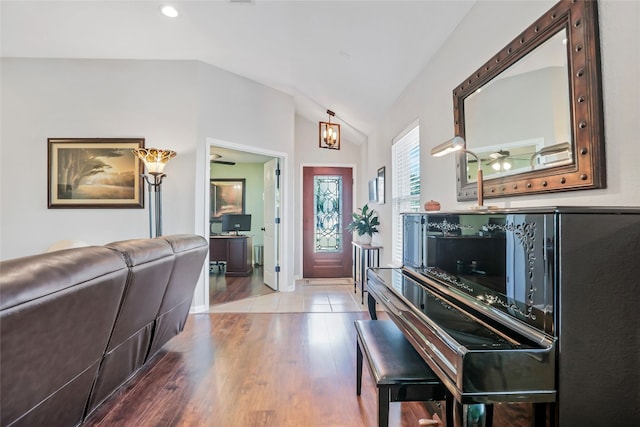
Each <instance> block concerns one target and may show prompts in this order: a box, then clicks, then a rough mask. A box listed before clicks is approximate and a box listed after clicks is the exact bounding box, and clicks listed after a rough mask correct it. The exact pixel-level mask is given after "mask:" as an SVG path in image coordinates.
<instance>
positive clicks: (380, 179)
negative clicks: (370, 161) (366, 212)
mask: <svg viewBox="0 0 640 427" xmlns="http://www.w3.org/2000/svg"><path fill="white" fill-rule="evenodd" d="M384 175H385V167H384V166H382V167H381V168H379V169H378V204H380V205H384Z"/></svg>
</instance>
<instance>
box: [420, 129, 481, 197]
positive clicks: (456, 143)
mask: <svg viewBox="0 0 640 427" xmlns="http://www.w3.org/2000/svg"><path fill="white" fill-rule="evenodd" d="M464 147H465V142H464V139H463V138H462V137H460V136H456V137H453V138H451V139H450V140H448V141H445V142H443V143H442V144H440V145H438V146H436V147H434V148H432V149H431V155H432V156H434V157H440V156H444V155H446V154H449V153H453V152H455V151H463V152H464V153H467V154H469V155H471V156H473V157H475V159H476V161H477V162H478V191H477V193H478V206H475V208H477V209H484V206H483V203H484V194H483V189H484V185H483V180H482V164H481V162H480V157H478V155H477V154H476V153H474V152H473V151H469V150H467V149H466V148H464Z"/></svg>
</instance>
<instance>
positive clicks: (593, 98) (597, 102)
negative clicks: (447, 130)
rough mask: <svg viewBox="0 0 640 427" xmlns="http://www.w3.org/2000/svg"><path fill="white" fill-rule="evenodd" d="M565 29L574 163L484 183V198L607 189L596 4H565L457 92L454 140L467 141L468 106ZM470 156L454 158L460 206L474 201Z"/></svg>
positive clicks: (567, 0)
mask: <svg viewBox="0 0 640 427" xmlns="http://www.w3.org/2000/svg"><path fill="white" fill-rule="evenodd" d="M562 28H565V29H566V32H567V35H568V42H567V54H568V56H569V57H568V68H569V99H570V105H569V107H570V110H571V135H572V143H573V162H572V163H570V164H567V165H563V166H557V167H551V168H547V169H542V170H536V171H531V172H523V173H519V174H515V175H511V176H505V177H502V178H494V179H487V180H485V181H484V191H483V193H484V197H485V198H491V197H506V196H517V195H525V194H538V193H550V192H557V191H571V190H587V189H594V188H605V187H606V171H605V168H606V162H605V150H604V115H603V107H602V82H601V74H600V40H599V35H598V10H597V4H596V1H595V0H593V1H585V0H562V1H560V2H559V3H558V4H556V5H555V6H553V7H552V8H551V9H550V10H549V11H548V12H547V13H546V14H544V15H543V16H542V17H541V18H540V19H538V20H537V21H535V22H534V23H533V24H532V25H531V26H530V27H529V28H527V29H526V30H524V31H523V32H522V33H521V34H520V35H519V36H518V37H516V38H515V39H514V40H513V41H512V42H511V43H509V44H508V45H507V46H506V47H505V48H504V49H502V50H501V51H500V52H498V54H496V55H495V56H494V57H492V58H491V59H490V60H489V61H487V62H486V63H485V64H484V65H483V66H482V67H481V68H480V69H478V70H477V71H476V72H475V73H473V74H472V75H471V76H470V77H469V78H467V79H466V80H465V81H464V82H463V83H461V84H460V85H458V86H457V87H456V88H455V89H454V90H453V115H454V123H455V135H458V136H462V137H463V138H464V137H465V125H464V124H465V122H464V100H465V98H466V97H468V96H469V95H471V94H473V93H475V92H476V91H477V90H478V89H479V88H481V87H482V86H483V85H484V84H486V83H488V82H489V81H490V80H491V79H493V78H494V77H496V76H497V75H498V74H500V73H501V72H503V71H504V70H506V69H507V68H508V67H509V66H511V65H513V64H514V63H516V62H517V61H519V60H520V59H522V58H523V57H524V56H525V55H527V54H528V53H529V52H531V51H533V50H534V49H536V48H537V47H538V46H540V45H541V44H542V43H544V42H545V41H546V40H548V39H549V38H550V37H552V36H553V35H555V34H556V33H557V32H558V31H560V30H561V29H562ZM466 158H467V156H466V153H464V152H458V153H457V157H456V172H457V192H458V200H459V201H463V200H475V199H476V198H477V185H476V183H475V182H468V181H467V174H466V170H467V160H466Z"/></svg>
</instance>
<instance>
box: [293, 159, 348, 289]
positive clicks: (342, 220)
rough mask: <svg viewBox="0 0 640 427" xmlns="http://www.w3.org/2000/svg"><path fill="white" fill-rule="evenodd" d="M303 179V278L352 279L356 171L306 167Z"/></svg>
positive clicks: (338, 168)
mask: <svg viewBox="0 0 640 427" xmlns="http://www.w3.org/2000/svg"><path fill="white" fill-rule="evenodd" d="M302 175H303V181H302V182H303V184H302V185H303V196H302V236H303V237H302V239H303V244H302V246H303V250H302V251H303V254H302V255H303V257H302V273H303V276H304V277H305V278H324V277H351V274H352V271H351V268H352V255H351V233H350V232H349V231H347V224H349V222H350V221H351V214H352V212H353V170H352V169H351V168H341V167H305V168H303V173H302Z"/></svg>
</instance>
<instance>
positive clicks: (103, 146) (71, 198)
mask: <svg viewBox="0 0 640 427" xmlns="http://www.w3.org/2000/svg"><path fill="white" fill-rule="evenodd" d="M48 146H49V150H48V166H47V169H48V170H47V175H48V178H47V181H48V189H47V197H48V207H49V208H50V209H51V208H143V207H144V196H143V194H144V193H143V185H142V179H141V176H140V175H141V174H142V172H143V171H144V169H143V168H144V166H143V164H142V162H141V161H140V160H138V158H137V157H136V156H135V155H134V154H133V152H132V150H133V149H134V148H143V147H144V138H49V139H48Z"/></svg>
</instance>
